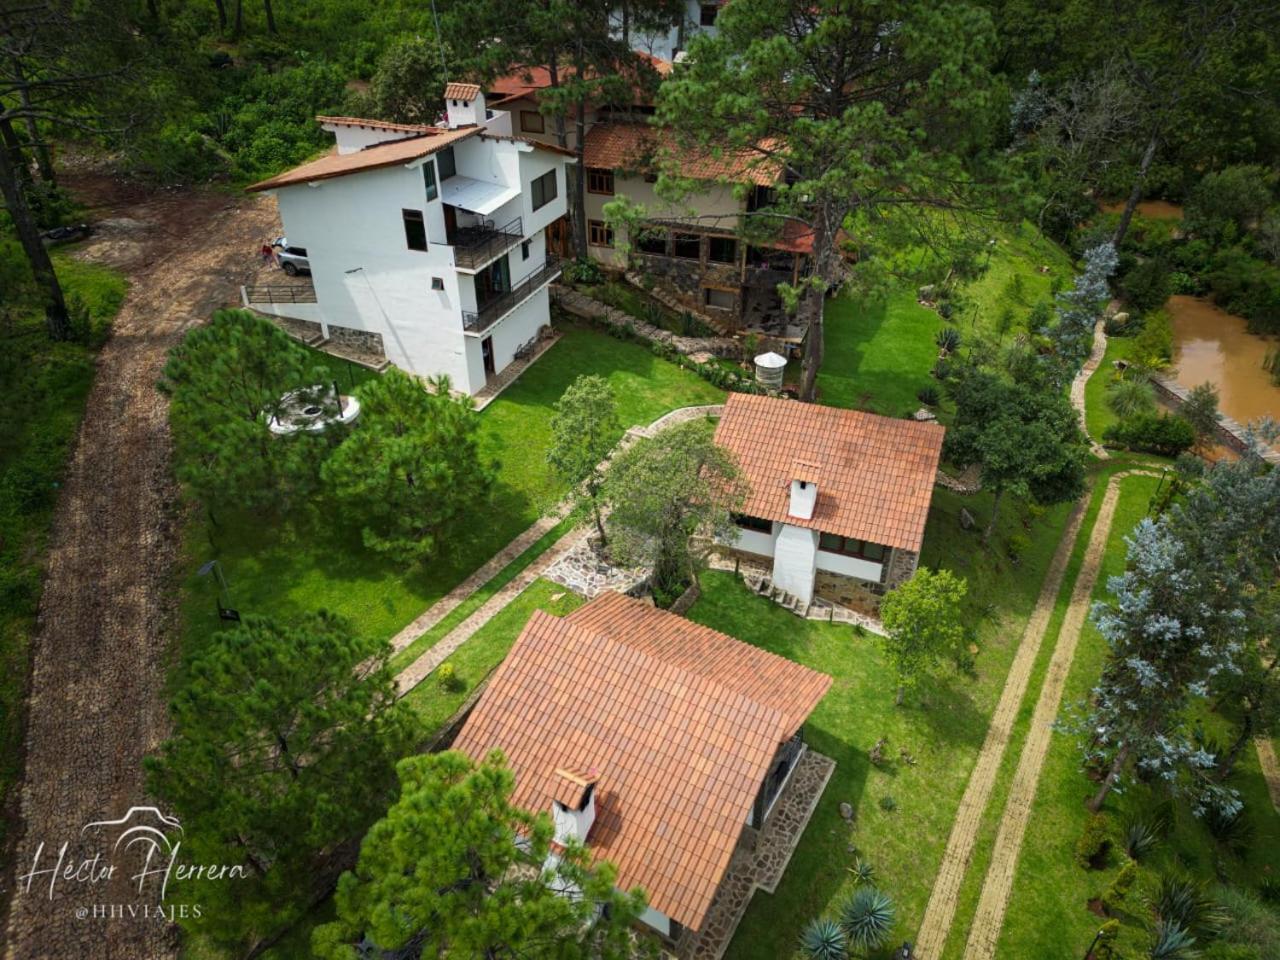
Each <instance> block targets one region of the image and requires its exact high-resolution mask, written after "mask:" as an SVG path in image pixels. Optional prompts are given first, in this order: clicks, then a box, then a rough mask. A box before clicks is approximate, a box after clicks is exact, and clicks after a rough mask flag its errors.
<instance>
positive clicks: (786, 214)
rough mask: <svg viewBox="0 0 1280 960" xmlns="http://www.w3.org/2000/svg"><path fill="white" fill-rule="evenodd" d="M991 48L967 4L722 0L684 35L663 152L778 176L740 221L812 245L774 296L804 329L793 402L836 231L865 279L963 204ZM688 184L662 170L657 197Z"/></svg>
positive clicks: (814, 337)
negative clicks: (768, 194) (847, 238)
mask: <svg viewBox="0 0 1280 960" xmlns="http://www.w3.org/2000/svg"><path fill="white" fill-rule="evenodd" d="M993 45H994V33H993V31H992V27H991V22H990V18H989V17H988V16H987V14H986V12H985V11H983V10H981V9H980V8H978V7H976V6H974V5H971V4H968V3H963V2H945V3H923V2H918V0H887V2H875V3H872V2H853V3H850V2H847V0H818V2H813V0H734V2H733V3H731V4H726V5H724V6H723V7H722V9H721V10H720V14H719V16H718V17H717V19H716V34H715V36H709V35H706V34H703V35H701V36H697V37H695V38H693V39H692V41H691V42H690V44H689V50H688V59H687V61H686V62H685V63H684V64H683V65H682V66H681V67H680V69H678V70H676V71H674V72H673V73H672V75H671V76H670V77H668V78H667V80H666V81H664V82H663V84H662V86H661V88H660V91H659V98H658V108H657V117H658V122H659V123H660V124H661V125H663V126H664V127H666V128H668V129H669V130H671V131H672V132H673V133H674V134H675V138H676V144H675V145H674V146H673V151H674V152H679V150H681V149H688V148H690V147H693V148H698V149H702V150H705V151H711V152H712V153H723V152H729V153H732V154H735V155H746V156H748V157H749V158H750V160H749V163H748V166H749V167H751V168H752V169H753V170H754V171H756V172H761V173H768V174H770V175H772V176H776V177H777V186H776V188H775V190H774V193H773V195H772V198H771V199H770V200H769V202H767V203H766V204H765V205H764V206H763V207H761V208H760V209H758V210H756V211H753V212H752V213H751V214H750V215H749V217H748V222H747V229H748V230H749V231H750V230H752V229H756V230H758V231H763V232H764V233H766V234H767V233H768V232H770V231H772V232H773V233H774V234H776V233H777V232H778V231H779V230H781V229H783V228H784V226H789V227H790V228H791V229H793V230H794V231H795V232H797V233H798V234H800V235H803V236H806V237H811V238H812V243H813V250H812V254H811V257H810V259H811V264H812V270H811V272H810V274H809V275H808V276H807V277H806V278H805V279H804V280H803V281H802V282H801V283H800V285H799V286H798V287H797V288H790V287H788V288H785V289H784V295H785V296H786V297H787V299H788V300H789V301H791V304H792V305H794V306H795V309H796V312H797V316H798V317H799V318H800V320H801V322H802V323H803V325H804V326H805V328H806V330H807V334H806V341H805V343H806V350H805V356H804V367H803V373H802V377H801V385H800V391H801V397H802V398H803V399H806V400H812V399H813V397H814V394H815V384H816V377H817V373H818V369H819V368H820V367H821V365H822V360H823V354H824V337H823V304H824V302H825V298H826V296H827V294H828V293H829V292H830V291H832V290H835V289H838V288H840V287H841V286H842V285H843V284H844V282H845V277H846V271H847V267H846V265H845V264H844V262H843V260H842V257H841V249H840V244H841V241H840V239H839V237H840V233H841V231H842V230H843V229H847V230H849V231H850V232H851V233H852V234H855V235H857V236H858V237H859V242H860V244H861V246H862V248H863V249H862V254H863V256H862V257H860V260H859V265H858V267H857V268H855V269H856V271H857V272H858V274H859V275H860V276H862V277H863V278H864V279H865V278H868V277H870V276H871V272H870V271H871V270H873V269H874V270H877V271H879V270H883V269H886V264H887V263H888V261H889V259H890V257H889V256H888V250H892V249H894V247H896V248H897V249H902V248H904V247H905V246H908V245H910V241H908V240H907V239H906V237H907V236H908V235H912V236H915V237H916V241H917V242H918V240H919V237H920V236H921V234H924V235H926V236H929V237H930V238H931V239H932V241H933V242H934V243H935V244H937V243H941V242H943V241H944V240H945V239H946V237H945V235H944V232H943V231H942V230H941V229H940V225H941V224H943V223H944V222H945V221H946V218H945V215H944V211H945V210H946V209H948V208H954V207H956V206H972V205H973V202H974V196H975V191H974V190H973V189H972V186H973V184H974V183H975V177H974V175H973V169H972V167H971V166H969V161H970V160H972V159H974V157H976V156H978V155H979V154H980V153H981V149H980V146H981V142H982V141H983V139H984V138H985V137H986V136H987V132H988V130H989V126H990V125H989V122H988V121H989V117H988V113H987V111H988V106H989V99H988V98H989V94H990V83H989V77H988V75H987V71H986V63H987V60H988V58H989V56H990V55H991V53H992V52H993ZM696 189H700V187H699V186H698V185H697V184H695V183H693V182H691V181H684V180H682V179H681V178H679V177H677V176H674V175H672V174H671V173H670V172H668V173H666V174H664V175H663V176H662V177H660V178H659V185H658V190H659V192H660V194H665V195H667V196H669V197H673V198H678V197H680V196H683V195H687V194H688V193H690V192H692V191H694V190H696ZM616 215H617V213H616V212H615V216H616ZM694 219H697V218H694ZM712 219H713V220H714V221H716V222H713V223H712V224H711V225H712V226H714V225H717V222H718V221H720V220H722V219H723V218H722V217H720V216H714V217H712ZM753 224H754V227H753ZM895 225H896V227H897V228H898V229H899V230H900V231H901V232H895V233H894V234H893V235H892V236H889V233H888V232H887V231H889V228H890V227H891V226H895ZM733 226H735V227H736V226H737V214H736V213H735V215H734V221H733ZM877 238H878V239H880V240H881V241H884V240H885V239H886V238H888V239H889V240H891V241H893V242H892V243H888V244H886V243H885V242H881V243H880V244H879V246H876V240H877ZM886 246H887V249H886ZM873 253H874V254H883V255H884V256H880V257H877V256H871V255H870V254H873ZM893 266H894V267H895V268H896V267H900V266H904V264H899V263H894V264H893Z"/></svg>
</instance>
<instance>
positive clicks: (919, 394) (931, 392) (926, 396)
mask: <svg viewBox="0 0 1280 960" xmlns="http://www.w3.org/2000/svg"><path fill="white" fill-rule="evenodd" d="M1277 356H1280V354H1277ZM1276 372H1277V375H1278V376H1280V361H1277V363H1276ZM916 399H917V400H919V401H920V402H921V403H923V404H924V405H925V406H926V407H936V406H937V405H938V401H939V399H941V398H940V397H939V396H938V388H937V387H934V386H926V387H921V388H920V389H919V390H917V391H916Z"/></svg>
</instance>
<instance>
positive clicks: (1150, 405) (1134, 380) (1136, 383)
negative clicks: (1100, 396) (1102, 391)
mask: <svg viewBox="0 0 1280 960" xmlns="http://www.w3.org/2000/svg"><path fill="white" fill-rule="evenodd" d="M1107 406H1108V407H1109V408H1110V409H1111V412H1112V413H1114V414H1115V415H1116V416H1117V417H1120V418H1121V419H1123V418H1125V417H1133V416H1137V415H1139V414H1144V413H1153V412H1154V411H1155V409H1156V392H1155V389H1154V388H1153V387H1152V386H1151V384H1150V383H1149V382H1148V381H1146V380H1144V379H1140V378H1138V377H1125V378H1123V379H1120V380H1114V381H1112V382H1111V383H1110V384H1108V385H1107Z"/></svg>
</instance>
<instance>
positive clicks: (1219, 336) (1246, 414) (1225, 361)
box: [1165, 296, 1280, 423]
mask: <svg viewBox="0 0 1280 960" xmlns="http://www.w3.org/2000/svg"><path fill="white" fill-rule="evenodd" d="M1165 309H1166V310H1168V311H1169V316H1170V317H1171V318H1172V319H1173V363H1174V366H1175V367H1176V368H1177V370H1176V374H1175V376H1174V379H1175V380H1177V381H1178V383H1180V384H1182V385H1183V386H1184V387H1188V388H1189V387H1194V386H1197V385H1198V384H1201V383H1204V382H1205V381H1206V380H1207V381H1209V382H1210V383H1212V384H1213V385H1214V386H1215V387H1217V388H1218V409H1219V410H1221V411H1222V412H1223V413H1224V414H1226V415H1227V416H1228V417H1231V418H1232V419H1234V420H1237V421H1239V422H1240V423H1248V422H1249V421H1250V420H1256V419H1257V418H1258V417H1262V416H1270V417H1273V418H1275V419H1277V420H1280V387H1278V386H1276V385H1274V384H1273V383H1272V382H1271V376H1270V374H1268V373H1267V371H1266V370H1264V369H1262V361H1263V359H1264V358H1265V357H1266V355H1267V351H1268V350H1271V349H1274V348H1275V347H1276V346H1277V345H1280V341H1277V340H1276V339H1275V338H1266V337H1258V336H1254V335H1253V334H1251V333H1249V332H1248V331H1246V330H1245V324H1244V318H1243V317H1237V316H1236V315H1235V314H1232V313H1227V312H1226V311H1225V310H1221V309H1219V308H1218V307H1216V306H1214V305H1213V304H1212V303H1210V302H1209V301H1208V300H1205V299H1202V298H1200V297H1182V296H1179V297H1170V298H1169V302H1168V303H1167V304H1165Z"/></svg>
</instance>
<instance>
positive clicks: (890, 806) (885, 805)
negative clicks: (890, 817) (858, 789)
mask: <svg viewBox="0 0 1280 960" xmlns="http://www.w3.org/2000/svg"><path fill="white" fill-rule="evenodd" d="M880 809H881V810H883V811H884V812H885V813H893V811H895V810H897V809H898V801H897V800H895V799H893V797H891V796H890V795H889V794H887V793H886V794H885V795H884V796H883V797H881V798H880Z"/></svg>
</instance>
